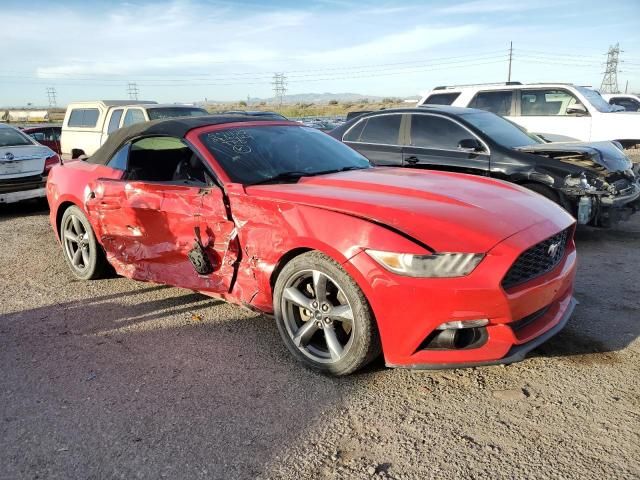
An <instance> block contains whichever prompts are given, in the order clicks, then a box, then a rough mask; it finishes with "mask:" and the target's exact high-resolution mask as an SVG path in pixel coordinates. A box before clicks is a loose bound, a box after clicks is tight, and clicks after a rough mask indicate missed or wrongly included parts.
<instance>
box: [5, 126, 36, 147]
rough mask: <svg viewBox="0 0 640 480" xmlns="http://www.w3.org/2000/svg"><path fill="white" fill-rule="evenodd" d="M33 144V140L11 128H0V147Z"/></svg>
mask: <svg viewBox="0 0 640 480" xmlns="http://www.w3.org/2000/svg"><path fill="white" fill-rule="evenodd" d="M20 145H33V141H32V140H31V139H30V138H29V137H27V136H26V135H24V134H23V133H21V132H19V131H17V130H14V129H13V128H0V147H17V146H20Z"/></svg>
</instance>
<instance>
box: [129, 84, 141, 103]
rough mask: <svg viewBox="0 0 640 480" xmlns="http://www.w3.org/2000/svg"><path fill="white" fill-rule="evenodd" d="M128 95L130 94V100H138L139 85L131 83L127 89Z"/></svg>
mask: <svg viewBox="0 0 640 480" xmlns="http://www.w3.org/2000/svg"><path fill="white" fill-rule="evenodd" d="M127 93H128V94H129V100H138V93H140V90H138V84H137V83H135V82H130V83H129V85H128V87H127Z"/></svg>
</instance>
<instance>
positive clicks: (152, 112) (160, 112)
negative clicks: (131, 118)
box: [147, 107, 208, 120]
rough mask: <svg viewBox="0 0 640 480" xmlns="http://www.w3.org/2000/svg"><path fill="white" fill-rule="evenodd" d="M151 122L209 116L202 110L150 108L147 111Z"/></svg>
mask: <svg viewBox="0 0 640 480" xmlns="http://www.w3.org/2000/svg"><path fill="white" fill-rule="evenodd" d="M147 114H148V115H149V120H159V119H161V118H176V117H202V116H203V115H208V113H207V111H206V110H203V109H201V108H171V107H169V108H150V109H148V110H147Z"/></svg>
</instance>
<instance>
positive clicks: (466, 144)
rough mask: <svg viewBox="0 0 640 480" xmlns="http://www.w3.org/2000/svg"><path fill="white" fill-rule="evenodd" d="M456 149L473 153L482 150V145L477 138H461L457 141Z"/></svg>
mask: <svg viewBox="0 0 640 480" xmlns="http://www.w3.org/2000/svg"><path fill="white" fill-rule="evenodd" d="M458 150H462V151H464V152H469V153H475V152H482V151H484V147H483V146H482V144H481V143H480V142H479V141H478V139H477V138H463V139H462V140H460V142H459V143H458Z"/></svg>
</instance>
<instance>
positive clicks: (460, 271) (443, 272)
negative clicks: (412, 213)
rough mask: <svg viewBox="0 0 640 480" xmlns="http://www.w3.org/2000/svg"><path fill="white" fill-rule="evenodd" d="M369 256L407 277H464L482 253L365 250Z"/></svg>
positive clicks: (475, 265)
mask: <svg viewBox="0 0 640 480" xmlns="http://www.w3.org/2000/svg"><path fill="white" fill-rule="evenodd" d="M366 252H367V253H368V254H369V256H370V257H371V258H373V259H374V260H375V261H376V262H378V263H379V264H380V265H382V266H383V267H384V268H386V269H387V270H389V271H391V272H394V273H397V274H398V275H405V276H407V277H434V278H450V277H464V276H465V275H469V274H470V273H471V272H473V270H474V268H476V267H477V266H478V264H479V263H480V261H482V259H483V258H484V254H482V253H434V254H433V255H413V254H410V253H394V252H381V251H379V250H366Z"/></svg>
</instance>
